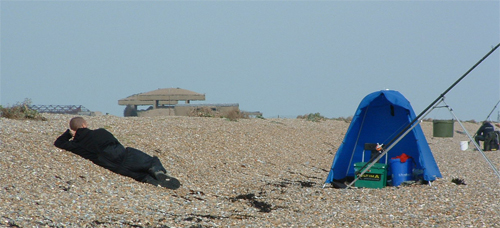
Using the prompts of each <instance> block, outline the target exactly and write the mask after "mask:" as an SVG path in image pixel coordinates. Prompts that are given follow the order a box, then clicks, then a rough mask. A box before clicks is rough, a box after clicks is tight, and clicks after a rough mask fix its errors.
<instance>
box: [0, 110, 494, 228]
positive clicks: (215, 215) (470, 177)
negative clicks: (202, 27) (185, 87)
mask: <svg viewBox="0 0 500 228" xmlns="http://www.w3.org/2000/svg"><path fill="white" fill-rule="evenodd" d="M43 116H44V117H46V118H47V121H34V120H13V119H6V118H0V129H1V135H0V140H1V142H0V226H2V227H499V226H500V225H499V224H500V203H499V202H500V178H499V177H498V176H497V175H496V173H495V172H494V170H493V168H492V167H491V166H490V165H489V164H488V162H486V159H485V158H484V157H483V156H482V154H481V153H480V152H479V151H474V150H473V144H472V143H471V144H470V145H469V148H468V149H467V150H461V147H460V142H461V141H469V139H468V137H467V136H466V135H465V134H463V132H464V130H463V129H462V127H461V126H460V125H459V124H458V123H457V122H455V125H454V130H455V132H454V136H453V137H446V138H443V137H433V125H432V122H426V121H424V122H422V123H421V126H422V129H423V131H424V134H425V136H426V138H427V142H428V143H429V145H430V148H431V150H432V152H433V155H434V158H435V160H436V162H437V164H438V166H439V169H440V171H441V174H442V176H443V178H440V179H437V180H436V181H434V182H431V183H430V184H413V185H405V186H398V187H392V186H388V187H385V188H382V189H371V188H350V189H337V188H333V187H332V186H331V185H326V186H324V181H325V179H326V177H327V175H328V172H329V170H330V168H331V165H332V161H333V158H334V156H335V153H336V151H337V148H338V147H339V146H340V144H341V142H342V140H343V138H344V135H345V133H346V131H347V129H348V127H349V124H350V123H349V122H346V121H343V120H324V121H319V122H313V121H307V120H304V119H259V118H250V119H238V120H237V121H230V120H227V119H224V118H202V117H142V118H138V117H117V116H111V115H103V116H92V117H85V118H86V120H87V122H88V123H89V128H90V129H96V128H105V129H107V130H108V131H110V132H111V133H113V134H114V135H115V137H116V138H117V139H118V140H120V142H121V143H122V144H123V145H124V146H129V147H134V148H137V149H140V150H142V151H144V152H146V153H148V154H150V155H155V156H158V157H159V158H160V160H161V161H162V162H163V164H164V166H165V168H166V169H167V170H168V171H169V173H170V175H172V176H174V177H176V178H178V179H179V180H180V182H181V183H182V186H181V187H180V188H179V189H177V190H169V189H165V188H161V187H156V186H153V185H149V184H145V183H140V182H137V181H135V180H133V179H131V178H128V177H124V176H120V175H118V174H115V173H112V172H111V171H108V170H106V169H104V168H101V167H99V166H96V165H94V164H93V163H92V162H90V161H87V160H85V159H83V158H81V157H79V156H77V155H74V154H72V153H71V152H68V151H64V150H61V149H58V148H56V147H55V146H53V143H54V141H55V139H56V138H57V137H58V136H59V135H60V134H62V133H63V132H64V131H65V130H66V129H67V128H68V122H69V120H70V119H71V118H72V117H74V116H71V115H61V114H43ZM463 124H464V126H465V128H466V130H467V131H468V132H469V133H470V134H471V135H473V134H474V133H475V131H476V130H477V129H478V128H479V127H480V123H471V122H463ZM484 154H485V155H486V157H487V158H488V159H489V160H490V161H491V162H492V164H493V165H494V166H495V167H496V168H500V156H499V155H500V152H499V151H486V152H484ZM456 178H458V179H461V180H463V182H464V184H456V183H454V182H452V180H453V179H456Z"/></svg>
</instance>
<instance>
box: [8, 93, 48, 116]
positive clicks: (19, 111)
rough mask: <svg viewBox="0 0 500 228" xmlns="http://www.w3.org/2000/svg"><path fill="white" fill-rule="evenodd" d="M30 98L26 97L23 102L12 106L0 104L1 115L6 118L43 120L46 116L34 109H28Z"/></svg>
mask: <svg viewBox="0 0 500 228" xmlns="http://www.w3.org/2000/svg"><path fill="white" fill-rule="evenodd" d="M30 105H31V100H30V99H28V98H26V99H24V102H23V103H18V104H16V105H14V106H12V107H5V108H4V107H2V106H0V114H1V117H5V118H8V119H18V120H19V119H31V120H42V121H45V120H47V118H45V117H43V116H42V115H41V114H40V113H38V112H37V111H36V110H33V109H30V108H29V106H30Z"/></svg>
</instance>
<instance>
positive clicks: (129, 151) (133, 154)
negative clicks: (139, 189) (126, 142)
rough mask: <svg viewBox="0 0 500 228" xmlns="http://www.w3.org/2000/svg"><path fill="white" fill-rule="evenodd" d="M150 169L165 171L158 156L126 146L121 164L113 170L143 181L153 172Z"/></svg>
mask: <svg viewBox="0 0 500 228" xmlns="http://www.w3.org/2000/svg"><path fill="white" fill-rule="evenodd" d="M152 169H154V170H162V171H164V172H166V170H165V168H164V167H163V165H162V164H161V161H160V159H158V157H156V156H151V155H149V154H146V153H144V152H142V151H140V150H138V149H135V148H132V147H127V148H125V156H124V158H123V161H122V163H121V165H119V166H118V167H116V169H115V170H113V171H114V172H116V173H118V174H121V175H124V176H128V177H131V178H133V179H135V180H137V181H140V182H144V180H145V179H147V176H153V173H151V170H152Z"/></svg>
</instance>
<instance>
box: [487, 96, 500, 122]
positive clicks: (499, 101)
mask: <svg viewBox="0 0 500 228" xmlns="http://www.w3.org/2000/svg"><path fill="white" fill-rule="evenodd" d="M498 103H500V100H498V102H497V104H496V105H495V107H493V109H492V110H491V112H490V114H488V116H487V117H486V120H488V119H489V118H490V116H491V114H492V113H493V111H495V109H496V108H497V106H498Z"/></svg>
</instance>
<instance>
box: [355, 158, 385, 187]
mask: <svg viewBox="0 0 500 228" xmlns="http://www.w3.org/2000/svg"><path fill="white" fill-rule="evenodd" d="M365 164H366V162H358V163H355V164H354V171H355V173H358V171H359V173H361V172H362V171H361V169H362V168H363V166H365ZM356 177H357V176H356ZM354 186H355V187H358V188H384V187H385V186H387V165H386V164H382V163H375V164H373V166H372V167H371V168H370V169H368V171H367V172H366V173H364V174H363V176H362V177H360V178H359V179H358V180H357V181H356V182H355V183H354Z"/></svg>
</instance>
